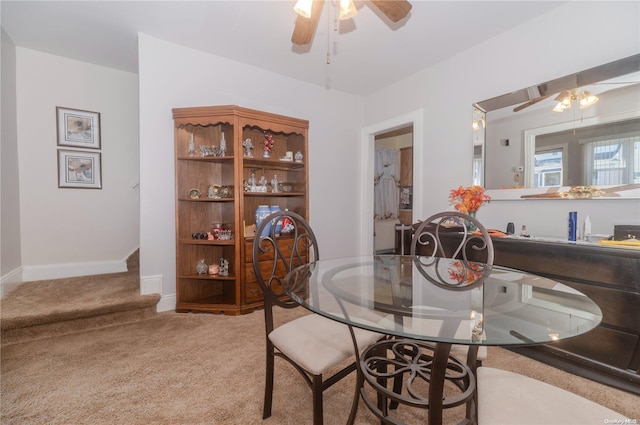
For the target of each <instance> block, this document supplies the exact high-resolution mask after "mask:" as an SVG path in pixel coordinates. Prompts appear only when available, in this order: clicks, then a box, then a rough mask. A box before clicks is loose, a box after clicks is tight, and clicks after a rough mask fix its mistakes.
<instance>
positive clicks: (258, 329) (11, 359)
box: [0, 309, 640, 425]
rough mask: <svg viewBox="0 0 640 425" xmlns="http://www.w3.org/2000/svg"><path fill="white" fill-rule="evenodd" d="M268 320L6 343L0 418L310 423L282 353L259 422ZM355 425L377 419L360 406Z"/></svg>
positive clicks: (580, 383) (513, 358)
mask: <svg viewBox="0 0 640 425" xmlns="http://www.w3.org/2000/svg"><path fill="white" fill-rule="evenodd" d="M297 310H301V309H297ZM284 313H285V315H287V316H288V317H292V315H297V314H300V313H298V312H293V313H291V312H284ZM263 323H264V322H263V313H262V311H257V312H254V313H252V314H248V315H245V316H239V317H229V316H217V315H206V314H200V315H196V314H175V313H161V314H157V315H156V316H154V317H152V318H148V319H144V320H140V321H137V322H134V323H129V324H124V325H119V326H113V327H108V328H103V329H98V330H91V331H86V332H80V333H76V334H70V335H62V336H58V337H54V338H45V339H41V340H37V341H31V342H23V343H15V344H9V345H5V346H3V347H2V352H1V357H2V375H1V380H2V386H1V398H0V401H1V403H2V404H1V409H2V413H1V418H0V419H1V420H0V422H1V423H2V424H3V425H9V424H20V425H26V424H29V425H38V424H43V425H44V424H92V425H100V424H105V425H106V424H109V425H112V424H127V425H137V424H145V425H146V424H158V425H161V424H260V423H264V424H265V425H268V424H295V425H298V424H310V423H311V398H310V391H309V390H308V388H307V387H306V386H305V384H304V383H303V381H302V379H301V378H300V377H299V375H297V373H295V372H294V371H293V369H292V368H291V367H290V366H288V365H287V364H285V363H284V362H283V361H281V359H276V369H277V372H276V387H275V394H274V406H273V416H272V417H271V418H270V419H268V420H266V421H264V422H263V421H262V397H263V388H264V387H263V379H264V340H263V332H264V328H263ZM485 364H486V365H487V366H492V367H500V368H504V369H509V370H514V371H517V372H519V373H523V374H526V375H530V376H533V377H535V378H538V379H541V380H543V381H546V382H550V383H552V384H554V385H556V386H559V387H562V388H565V389H568V390H570V391H572V392H574V393H577V394H579V395H582V396H584V397H586V398H589V399H591V400H594V401H596V402H598V403H600V404H603V405H605V406H607V407H609V408H611V409H613V410H616V411H618V412H620V413H622V414H624V415H625V416H627V417H630V418H638V419H640V398H639V397H638V396H636V395H632V394H629V393H626V392H623V391H620V390H616V389H613V388H610V387H607V386H604V385H601V384H598V383H594V382H591V381H589V380H586V379H583V378H580V377H576V376H573V375H570V374H568V373H565V372H562V371H559V370H557V369H554V368H552V367H549V366H546V365H544V364H541V363H538V362H536V361H533V360H530V359H527V358H524V357H522V356H519V355H517V354H514V353H511V352H509V351H507V350H503V349H500V348H490V349H489V359H488V360H487V361H486V362H485ZM354 379H355V378H354V377H353V376H351V377H350V378H349V379H347V380H345V381H343V382H340V383H339V384H337V385H336V386H334V387H333V388H331V389H330V390H329V391H328V392H327V393H326V394H325V423H326V424H327V425H333V424H343V423H345V421H346V418H347V415H348V411H349V407H350V403H351V397H352V391H353V384H354ZM458 409H459V408H458ZM457 413H460V412H459V411H458V412H450V413H448V414H447V416H446V423H453V422H455V421H454V419H453V416H455V414H457ZM402 415H403V418H405V419H406V420H407V421H408V422H410V423H426V419H425V418H426V415H425V414H424V412H420V413H419V414H418V413H415V412H403V413H402ZM356 423H357V424H359V425H363V424H376V423H379V422H377V421H376V420H375V418H374V417H373V415H372V414H371V413H369V412H368V411H367V410H366V408H365V407H364V406H363V404H362V402H360V408H359V411H358V416H357V420H356ZM600 423H601V421H598V424H600ZM514 425H517V424H514ZM541 425H543V424H541Z"/></svg>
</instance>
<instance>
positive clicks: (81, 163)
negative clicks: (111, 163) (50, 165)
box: [58, 149, 102, 189]
mask: <svg viewBox="0 0 640 425" xmlns="http://www.w3.org/2000/svg"><path fill="white" fill-rule="evenodd" d="M100 161H101V158H100V153H99V152H85V151H74V150H64V149H59V150H58V187H71V188H81V189H102V167H101V164H100Z"/></svg>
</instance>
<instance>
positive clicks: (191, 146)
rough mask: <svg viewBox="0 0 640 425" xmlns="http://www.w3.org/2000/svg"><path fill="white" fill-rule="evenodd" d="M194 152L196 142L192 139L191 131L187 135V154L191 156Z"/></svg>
mask: <svg viewBox="0 0 640 425" xmlns="http://www.w3.org/2000/svg"><path fill="white" fill-rule="evenodd" d="M195 153H196V143H195V142H194V141H193V133H191V135H190V136H189V143H188V144H187V154H188V155H189V156H193V155H194V154H195Z"/></svg>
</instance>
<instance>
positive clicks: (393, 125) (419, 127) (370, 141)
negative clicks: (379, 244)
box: [360, 109, 424, 255]
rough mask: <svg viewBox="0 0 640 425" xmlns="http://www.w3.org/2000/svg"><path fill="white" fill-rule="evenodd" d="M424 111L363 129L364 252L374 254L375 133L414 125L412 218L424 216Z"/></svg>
mask: <svg viewBox="0 0 640 425" xmlns="http://www.w3.org/2000/svg"><path fill="white" fill-rule="evenodd" d="M423 120H424V112H423V110H422V109H418V110H415V111H413V112H409V113H407V114H404V115H399V116H397V117H394V118H390V119H388V120H386V121H382V122H379V123H376V124H373V125H370V126H368V127H365V128H363V129H362V157H361V158H362V164H361V168H362V170H363V173H362V180H361V182H360V188H361V190H360V193H361V201H362V202H361V203H360V205H362V211H361V215H360V217H363V219H362V220H361V224H362V228H361V230H360V232H361V235H362V242H361V246H360V251H361V255H371V254H373V243H374V241H373V202H374V195H373V193H374V192H373V174H374V170H375V137H376V135H378V134H382V133H386V132H388V131H393V130H397V129H399V128H403V127H408V126H410V125H411V126H413V214H412V222H414V223H415V221H416V218H417V217H422V216H423V205H422V204H423V203H422V199H421V194H422V183H423V182H424V178H423V170H422V167H420V165H419V164H421V158H423V151H424V143H423V141H424V128H423Z"/></svg>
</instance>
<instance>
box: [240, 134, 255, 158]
mask: <svg viewBox="0 0 640 425" xmlns="http://www.w3.org/2000/svg"><path fill="white" fill-rule="evenodd" d="M242 147H243V148H244V157H245V158H253V153H252V152H251V149H253V142H252V141H251V138H249V137H247V138H246V139H244V142H242Z"/></svg>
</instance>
